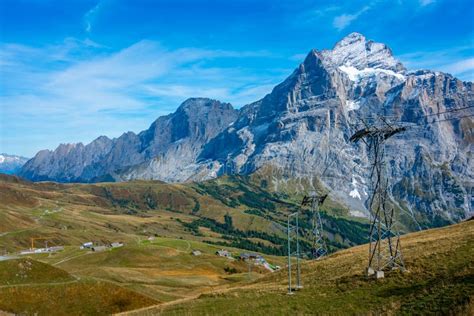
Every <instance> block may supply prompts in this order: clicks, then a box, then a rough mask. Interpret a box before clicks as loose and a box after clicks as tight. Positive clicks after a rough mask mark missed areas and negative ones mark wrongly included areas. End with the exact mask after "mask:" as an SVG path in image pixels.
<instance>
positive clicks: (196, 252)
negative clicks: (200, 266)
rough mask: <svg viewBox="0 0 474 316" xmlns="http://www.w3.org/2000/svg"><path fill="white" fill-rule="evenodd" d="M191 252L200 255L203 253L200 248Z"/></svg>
mask: <svg viewBox="0 0 474 316" xmlns="http://www.w3.org/2000/svg"><path fill="white" fill-rule="evenodd" d="M191 254H192V255H193V256H200V255H201V251H199V250H193V252H191Z"/></svg>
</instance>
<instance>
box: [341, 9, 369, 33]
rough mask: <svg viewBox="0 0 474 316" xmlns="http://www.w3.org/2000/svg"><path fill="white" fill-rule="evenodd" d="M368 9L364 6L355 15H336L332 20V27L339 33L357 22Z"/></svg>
mask: <svg viewBox="0 0 474 316" xmlns="http://www.w3.org/2000/svg"><path fill="white" fill-rule="evenodd" d="M369 9H370V7H369V6H365V7H363V8H362V9H360V10H359V11H357V12H355V13H350V14H349V13H344V14H341V15H338V16H336V17H335V18H334V20H333V22H332V25H333V26H334V27H335V28H336V29H337V30H338V31H341V30H343V29H345V28H346V27H348V26H349V25H350V24H351V23H352V22H354V21H355V20H357V19H358V18H359V17H360V16H361V15H362V14H364V13H365V12H366V11H368V10H369Z"/></svg>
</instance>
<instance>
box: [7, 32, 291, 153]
mask: <svg viewBox="0 0 474 316" xmlns="http://www.w3.org/2000/svg"><path fill="white" fill-rule="evenodd" d="M259 58H271V55H270V53H269V52H265V51H256V52H253V51H243V52H234V51H226V50H206V49H198V48H181V49H173V50H171V49H168V48H166V47H164V46H163V45H161V44H160V43H159V42H156V41H149V40H142V41H139V42H137V43H135V44H133V45H131V46H129V47H126V48H124V49H122V50H120V51H115V52H113V51H110V49H109V48H107V47H103V46H101V45H99V44H97V43H95V42H92V41H90V40H81V41H80V40H75V39H67V40H65V41H64V43H61V44H59V45H51V46H46V47H42V48H34V47H28V46H24V45H17V44H3V45H0V65H1V67H2V76H3V77H4V78H9V80H8V81H5V80H2V81H1V82H0V103H1V104H2V109H1V110H2V113H1V115H0V116H1V117H2V118H1V120H2V122H0V125H2V130H1V134H2V137H1V138H2V142H4V143H3V144H0V147H3V146H6V147H7V145H8V147H9V148H11V146H14V147H15V146H16V148H19V149H18V150H16V152H18V153H21V154H24V155H32V154H33V153H34V152H36V151H37V150H39V149H42V148H43V147H47V148H48V147H49V148H54V147H55V146H56V145H57V144H58V143H60V142H77V141H85V142H88V141H90V140H92V139H93V138H95V137H97V136H99V135H101V134H105V135H108V136H118V135H120V134H121V133H122V132H124V131H127V130H134V131H140V130H141V129H143V128H146V127H147V126H148V125H149V124H150V123H151V122H152V121H153V120H154V119H155V118H156V117H158V116H159V115H163V114H167V113H169V112H171V111H174V110H175V109H176V107H177V106H178V105H179V104H180V103H181V102H182V101H184V100H185V99H187V98H189V97H196V96H197V97H199V96H204V97H211V98H217V99H221V100H222V101H226V102H231V103H233V104H234V105H237V106H242V105H244V104H246V103H249V102H252V101H255V100H257V99H259V98H260V97H263V96H264V95H265V94H266V93H268V92H270V91H271V88H272V87H273V86H274V85H275V84H276V83H278V82H279V81H280V80H281V79H282V78H283V77H284V76H285V75H287V73H286V72H285V73H283V72H281V73H277V74H276V73H275V72H272V71H268V72H265V71H263V72H262V71H260V72H258V71H255V69H253V68H251V67H250V66H249V67H248V68H246V67H243V66H241V65H245V64H246V62H244V60H246V61H254V63H255V60H258V59H259ZM223 60H227V61H228V60H233V62H230V63H229V62H222V61H223ZM220 61H221V62H220ZM25 129H28V130H29V131H30V132H29V133H27V134H28V135H31V136H26V137H27V139H24V143H23V144H18V145H12V144H11V143H13V142H18V136H17V135H16V133H17V132H18V130H25ZM59 129H61V133H58V130H59ZM38 135H42V142H38V141H37V140H36V138H35V137H36V136H38ZM25 146H27V147H28V150H26V149H25V148H23V147H25ZM0 151H1V150H0Z"/></svg>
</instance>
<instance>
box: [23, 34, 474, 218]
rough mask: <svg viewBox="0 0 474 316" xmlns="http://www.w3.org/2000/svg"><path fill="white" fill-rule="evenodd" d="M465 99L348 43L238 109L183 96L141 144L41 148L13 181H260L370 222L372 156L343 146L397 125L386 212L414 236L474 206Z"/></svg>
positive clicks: (138, 137) (444, 84)
mask: <svg viewBox="0 0 474 316" xmlns="http://www.w3.org/2000/svg"><path fill="white" fill-rule="evenodd" d="M473 95H474V86H473V83H472V82H463V81H461V80H459V79H457V78H455V77H453V76H451V75H449V74H446V73H442V72H437V71H430V70H418V71H408V70H407V69H406V68H405V67H404V65H403V64H402V63H401V62H400V61H398V60H397V59H396V58H395V57H394V56H393V54H392V51H391V50H390V48H389V47H387V46H386V45H385V44H382V43H376V42H374V41H371V40H368V39H366V38H365V37H364V36H363V35H361V34H359V33H352V34H349V35H348V36H346V37H345V38H343V39H342V40H341V41H339V42H338V43H337V44H336V45H335V46H334V47H333V49H331V50H322V51H318V50H311V51H310V52H309V54H308V55H307V57H306V58H305V60H304V61H303V62H302V63H301V64H300V65H299V66H298V67H297V68H296V69H295V70H294V71H293V73H292V74H291V75H290V76H289V77H288V78H286V79H285V80H284V81H283V82H282V83H280V84H279V85H277V86H276V87H275V88H274V89H273V90H272V92H271V93H269V94H268V95H266V96H265V97H264V98H262V99H261V100H258V101H256V102H254V103H251V104H248V105H245V106H244V107H242V108H241V109H239V110H236V109H234V108H233V107H232V105H230V104H229V103H223V102H220V101H217V100H211V99H206V98H191V99H188V100H186V101H185V102H183V103H182V104H181V105H180V106H179V108H178V109H177V110H176V112H174V113H172V114H169V115H166V116H162V117H159V118H158V119H157V120H156V121H155V122H153V123H152V124H151V126H150V128H149V129H147V130H145V131H142V132H140V133H138V134H135V133H133V132H127V133H124V134H123V135H122V136H120V137H118V138H114V139H109V138H108V137H105V136H101V137H99V138H97V139H96V140H94V141H93V142H91V143H90V144H87V145H84V144H82V143H78V144H61V145H59V147H57V148H56V149H55V150H54V151H51V150H42V151H40V152H38V153H37V154H36V155H35V157H33V158H32V159H30V160H29V161H28V162H27V163H26V164H25V165H24V166H23V167H22V169H21V170H20V172H19V175H20V176H22V177H25V178H28V179H31V180H34V181H44V180H52V181H58V182H101V181H128V180H133V179H146V180H161V181H166V182H187V181H202V180H207V179H211V178H215V177H218V176H220V175H224V174H244V175H245V174H252V173H255V172H257V173H258V172H260V173H262V174H265V176H266V178H265V186H267V187H269V188H271V189H272V190H290V189H291V190H292V191H295V190H296V191H299V192H303V191H308V190H324V191H327V192H330V193H331V195H332V196H333V197H334V198H335V199H337V200H339V201H341V202H343V203H344V204H346V205H348V206H349V207H350V208H351V209H352V210H353V211H352V214H353V215H355V216H361V217H367V216H368V211H367V198H368V194H369V192H370V181H369V177H370V169H371V157H370V155H369V150H368V148H367V146H366V144H364V143H357V144H354V143H352V142H350V140H349V138H350V137H351V135H352V134H353V133H354V132H355V131H357V130H358V129H360V128H362V127H364V126H365V125H377V124H382V125H383V124H385V125H390V124H397V122H404V123H403V124H404V126H406V127H407V130H406V131H405V132H403V133H400V134H398V135H397V136H394V137H392V138H391V139H390V140H389V141H387V142H386V145H385V154H386V166H387V173H388V174H387V176H388V178H389V179H390V190H389V194H390V198H391V201H392V202H393V205H394V206H395V207H396V208H397V209H398V210H399V211H400V212H401V213H402V214H404V216H405V217H406V218H408V220H410V221H412V222H413V223H414V224H413V225H414V226H420V225H422V223H435V222H437V221H448V222H456V221H459V220H461V219H463V218H466V217H468V216H470V214H472V212H473V211H472V210H473V206H474V200H473V198H472V188H473V186H474V185H473V183H474V168H473V155H472V153H473V144H474V121H473V117H472V113H473V111H472V110H473V109H472V108H473V107H474V104H473V103H474V102H473V101H474V98H473ZM380 117H383V119H381V118H380ZM454 118H456V119H454ZM398 124H399V123H398ZM269 171H270V172H269ZM289 179H292V181H289ZM289 182H291V183H292V186H291V188H290V187H289V185H288V183H289ZM262 184H263V182H262Z"/></svg>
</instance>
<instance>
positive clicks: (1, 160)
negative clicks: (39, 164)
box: [0, 154, 28, 174]
mask: <svg viewBox="0 0 474 316" xmlns="http://www.w3.org/2000/svg"><path fill="white" fill-rule="evenodd" d="M27 160H28V158H25V157H21V156H15V155H8V154H0V173H6V174H14V173H16V172H18V171H20V169H21V167H22V166H23V165H24V164H25V162H26V161H27Z"/></svg>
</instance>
